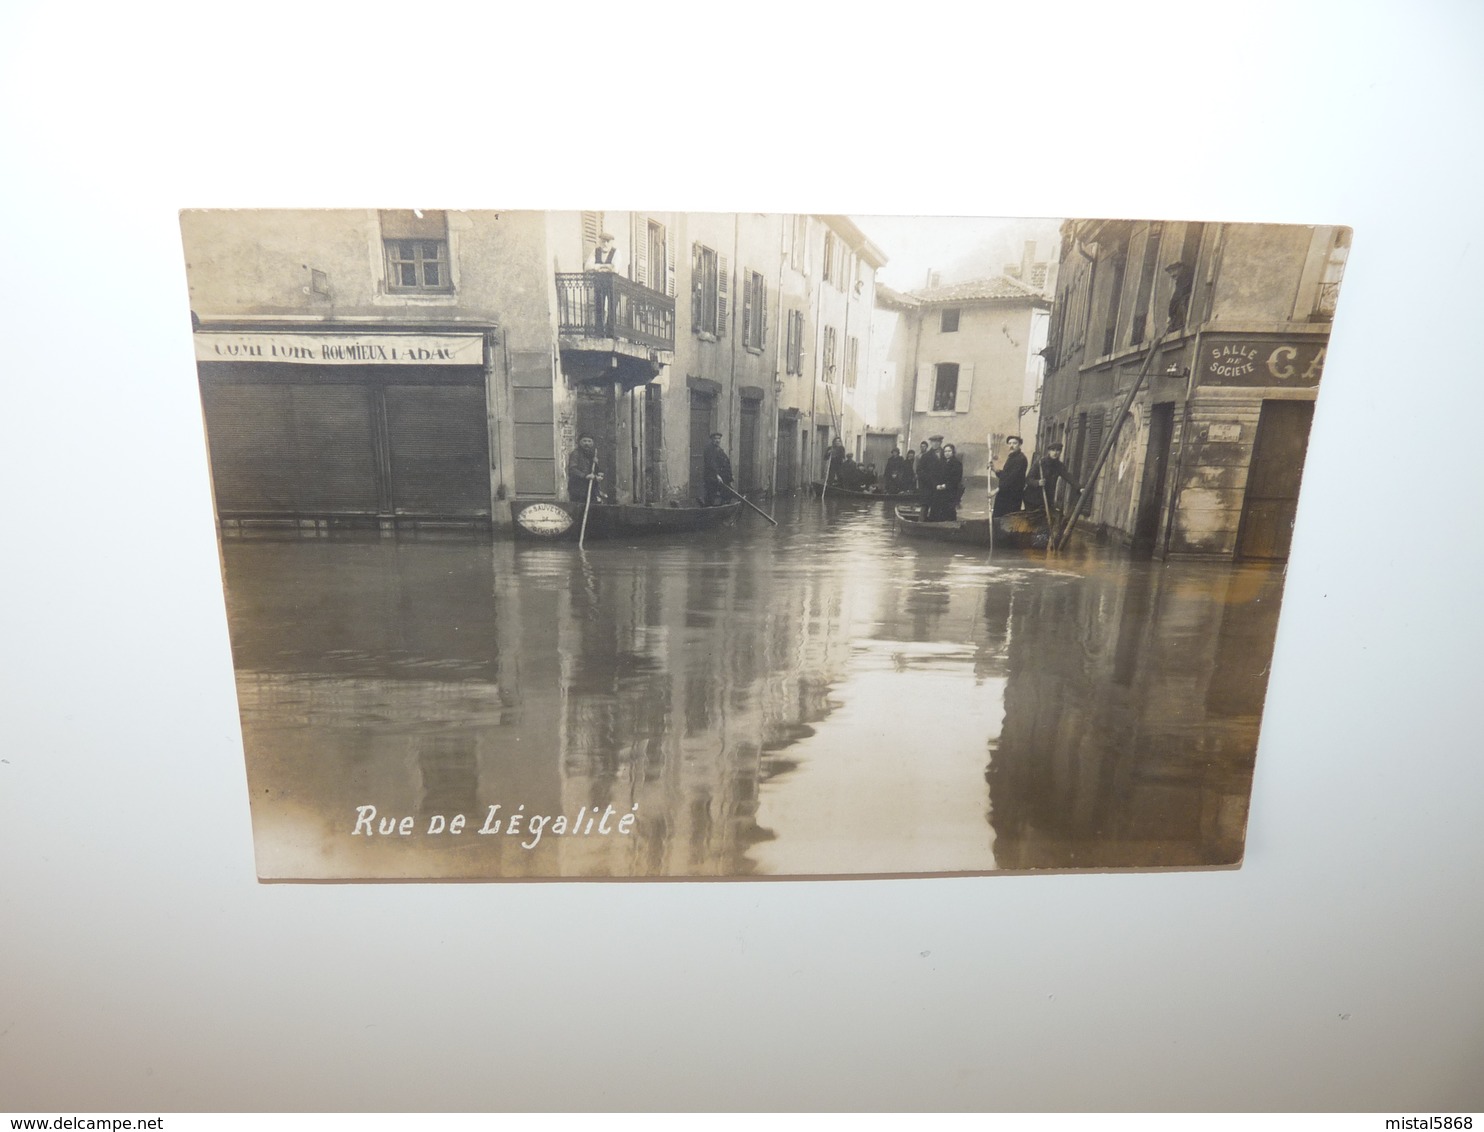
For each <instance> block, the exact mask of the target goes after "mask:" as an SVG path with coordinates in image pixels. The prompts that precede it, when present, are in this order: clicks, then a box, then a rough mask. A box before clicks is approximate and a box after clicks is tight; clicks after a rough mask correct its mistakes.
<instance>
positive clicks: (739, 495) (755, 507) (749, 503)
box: [716, 479, 778, 527]
mask: <svg viewBox="0 0 1484 1132" xmlns="http://www.w3.org/2000/svg"><path fill="white" fill-rule="evenodd" d="M716 482H717V483H719V484H721V486H722V487H724V488H726V489H727V490H728V491H730V492H731V493H732V494H733V495H735V496H736V497H737V498H738V499H740V500H741V501H742V502H743V503H745V504H747V506H749V507H751V508H752V509H753V510H754V511H756V512H757V513H758V514H759V515H761V516H762V517H763V518H764V519H766V520H768V522H770V523H772V524H773V525H774V526H775V527H776V526H777V525H778V520H777V519H775V518H773V516H772V515H769V514H768V513H767V512H766V511H764V510H763V509H762V508H761V507H759V506H758V505H757V504H756V503H754V502H753V501H752V500H750V499H748V498H747V496H745V495H743V494H742V493H741V492H740V491H737V490H736V489H735V488H733V487H732V485H731V484H729V483H727V482H726V481H725V480H723V479H718V480H717V481H716Z"/></svg>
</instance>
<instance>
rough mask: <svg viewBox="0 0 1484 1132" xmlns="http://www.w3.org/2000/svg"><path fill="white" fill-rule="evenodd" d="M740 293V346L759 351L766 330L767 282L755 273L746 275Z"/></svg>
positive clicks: (750, 272)
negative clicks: (745, 280)
mask: <svg viewBox="0 0 1484 1132" xmlns="http://www.w3.org/2000/svg"><path fill="white" fill-rule="evenodd" d="M746 278H747V282H746V283H745V285H744V289H743V292H742V345H743V346H745V347H746V348H747V349H749V350H761V349H762V348H763V339H764V337H765V335H766V334H767V329H768V325H767V324H768V282H767V280H766V279H764V278H763V277H762V276H761V275H759V274H758V273H757V272H756V271H749V272H748V273H747V277H746Z"/></svg>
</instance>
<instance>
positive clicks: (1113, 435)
mask: <svg viewBox="0 0 1484 1132" xmlns="http://www.w3.org/2000/svg"><path fill="white" fill-rule="evenodd" d="M1164 340H1165V336H1164V334H1162V333H1161V334H1159V335H1157V336H1156V337H1155V339H1154V341H1153V342H1151V343H1150V344H1149V353H1148V354H1146V355H1145V357H1144V364H1143V365H1142V366H1140V367H1139V376H1138V377H1137V378H1136V379H1135V381H1134V384H1133V387H1132V388H1131V389H1129V391H1128V396H1126V397H1124V399H1123V404H1122V405H1121V406H1119V409H1118V419H1117V420H1115V421H1114V422H1113V427H1112V429H1110V430H1109V432H1108V438H1107V439H1106V440H1104V441H1103V447H1102V451H1100V452H1099V453H1098V459H1097V463H1095V464H1093V466H1092V471H1091V472H1090V473H1089V474H1088V477H1087V482H1086V483H1085V484H1083V485H1082V486H1081V487H1079V488H1078V489H1077V498H1076V499H1074V500H1073V501H1072V505H1071V506H1070V507H1068V508H1067V521H1066V522H1065V523H1064V524H1062V528H1061V533H1060V534H1058V535H1057V537H1056V540H1055V543H1054V545H1053V546H1052V548H1051V549H1053V550H1060V549H1061V548H1062V547H1063V546H1065V545H1066V541H1067V538H1068V536H1069V535H1071V533H1072V528H1073V527H1074V526H1076V525H1077V515H1078V512H1079V511H1081V510H1082V500H1083V499H1084V498H1085V497H1086V496H1087V493H1088V492H1089V491H1091V490H1092V489H1093V485H1095V484H1096V483H1097V481H1098V476H1099V474H1100V473H1101V472H1102V470H1103V465H1104V464H1106V463H1107V462H1108V456H1109V455H1110V454H1111V453H1112V451H1113V445H1114V444H1115V443H1116V442H1117V440H1118V434H1119V432H1121V431H1122V430H1123V419H1124V418H1125V417H1127V416H1128V410H1129V406H1130V405H1132V404H1133V403H1134V398H1135V397H1137V396H1138V395H1139V390H1140V389H1142V388H1143V387H1144V379H1145V378H1146V377H1148V376H1149V367H1150V366H1152V365H1153V364H1154V359H1155V357H1156V355H1158V353H1159V348H1160V347H1161V346H1163V345H1164Z"/></svg>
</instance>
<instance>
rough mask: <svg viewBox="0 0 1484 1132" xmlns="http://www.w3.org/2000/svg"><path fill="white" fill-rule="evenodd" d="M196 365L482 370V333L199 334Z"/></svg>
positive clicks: (210, 332)
mask: <svg viewBox="0 0 1484 1132" xmlns="http://www.w3.org/2000/svg"><path fill="white" fill-rule="evenodd" d="M195 337H196V360H197V361H198V362H287V363H289V364H290V365H314V366H364V365H394V366H395V365H407V366H478V365H483V364H484V337H483V336H482V335H479V334H258V333H247V334H228V333H222V332H220V331H212V330H203V331H198V332H197V333H196V336H195Z"/></svg>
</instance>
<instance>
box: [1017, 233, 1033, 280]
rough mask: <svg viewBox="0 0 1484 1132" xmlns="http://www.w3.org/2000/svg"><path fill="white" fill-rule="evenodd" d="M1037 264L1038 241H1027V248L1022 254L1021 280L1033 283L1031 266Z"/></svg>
mask: <svg viewBox="0 0 1484 1132" xmlns="http://www.w3.org/2000/svg"><path fill="white" fill-rule="evenodd" d="M1035 262H1036V241H1035V240H1027V241H1026V242H1025V247H1024V248H1023V249H1022V251H1021V253H1020V279H1021V282H1023V283H1029V282H1030V281H1031V265H1032V264H1034V263H1035Z"/></svg>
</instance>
